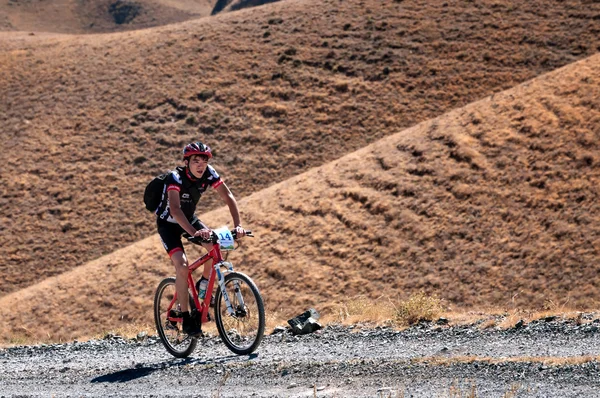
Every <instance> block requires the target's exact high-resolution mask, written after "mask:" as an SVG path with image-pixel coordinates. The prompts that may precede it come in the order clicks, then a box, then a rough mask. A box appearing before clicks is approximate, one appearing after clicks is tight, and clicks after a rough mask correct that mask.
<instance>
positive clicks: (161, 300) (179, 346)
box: [154, 278, 198, 358]
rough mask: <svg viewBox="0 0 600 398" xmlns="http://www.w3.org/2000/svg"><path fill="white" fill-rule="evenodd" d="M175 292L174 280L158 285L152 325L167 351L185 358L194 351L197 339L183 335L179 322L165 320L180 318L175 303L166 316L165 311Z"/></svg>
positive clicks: (191, 304)
mask: <svg viewBox="0 0 600 398" xmlns="http://www.w3.org/2000/svg"><path fill="white" fill-rule="evenodd" d="M175 291H176V290H175V278H166V279H163V280H162V281H161V282H160V284H159V285H158V288H157V289H156V294H155V295H154V323H155V324H156V331H157V332H158V336H159V337H160V340H161V341H162V343H163V345H164V346H165V348H166V349H167V351H169V353H171V354H172V355H173V356H175V357H177V358H185V357H187V356H189V355H190V354H191V353H192V351H194V349H195V348H196V345H197V344H198V339H196V338H193V337H189V336H188V335H187V334H185V333H184V332H183V330H182V327H183V325H182V323H181V322H178V321H173V320H169V319H167V316H170V317H171V318H181V312H180V311H179V310H178V308H179V305H178V304H179V303H178V302H177V301H176V302H175V303H174V304H173V306H172V309H171V310H170V311H169V312H170V313H169V314H167V309H168V308H169V306H170V305H171V302H172V301H173V297H174V296H175ZM189 300H190V301H191V303H190V308H194V306H193V300H191V297H190V298H189Z"/></svg>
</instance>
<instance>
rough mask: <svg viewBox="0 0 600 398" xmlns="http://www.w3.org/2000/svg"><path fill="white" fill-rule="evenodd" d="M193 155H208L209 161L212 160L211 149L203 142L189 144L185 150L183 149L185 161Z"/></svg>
mask: <svg viewBox="0 0 600 398" xmlns="http://www.w3.org/2000/svg"><path fill="white" fill-rule="evenodd" d="M193 155H206V156H208V158H209V159H210V158H212V152H211V151H210V147H209V146H208V145H204V144H203V143H201V142H193V143H191V144H187V145H186V146H185V148H183V160H186V159H187V158H189V157H190V156H193Z"/></svg>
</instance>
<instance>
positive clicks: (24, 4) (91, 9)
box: [0, 0, 277, 34]
mask: <svg viewBox="0 0 600 398" xmlns="http://www.w3.org/2000/svg"><path fill="white" fill-rule="evenodd" d="M271 1H277V0H271ZM271 1H269V0H236V1H233V0H225V1H223V0H5V1H4V2H2V3H0V31H29V32H54V33H69V34H82V33H106V32H122V31H129V30H135V29H143V28H150V27H155V26H162V25H167V24H172V23H177V22H182V21H187V20H190V19H197V18H202V17H207V16H210V15H215V14H218V13H219V12H227V11H235V10H239V9H243V8H248V7H255V6H258V5H262V4H264V3H266V2H271Z"/></svg>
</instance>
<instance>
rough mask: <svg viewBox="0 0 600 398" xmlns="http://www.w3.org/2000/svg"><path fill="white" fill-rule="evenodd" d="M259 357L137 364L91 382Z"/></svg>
mask: <svg viewBox="0 0 600 398" xmlns="http://www.w3.org/2000/svg"><path fill="white" fill-rule="evenodd" d="M256 357H258V354H251V355H248V356H247V357H246V356H239V355H227V356H222V357H216V358H211V359H194V358H185V359H172V360H169V361H163V362H157V363H153V364H147V365H142V364H137V365H136V366H135V367H133V368H130V369H124V370H119V371H117V372H113V373H108V374H105V375H102V376H98V377H95V378H93V379H92V380H91V382H92V383H126V382H128V381H131V380H135V379H139V378H141V377H145V376H148V375H149V374H151V373H153V372H155V371H157V370H161V369H169V368H175V367H179V366H185V365H209V364H211V365H214V364H222V363H229V362H236V361H242V362H245V361H248V360H252V359H255V358H256Z"/></svg>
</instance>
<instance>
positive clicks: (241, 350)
mask: <svg viewBox="0 0 600 398" xmlns="http://www.w3.org/2000/svg"><path fill="white" fill-rule="evenodd" d="M235 281H238V282H239V283H240V290H241V291H242V292H241V293H242V294H243V299H244V304H245V306H244V308H241V306H240V305H239V303H238V300H237V296H236V292H235V290H234V289H235V284H234V283H233V282H235ZM242 285H243V286H242ZM230 286H231V287H232V288H231V289H229V287H230ZM225 288H226V289H227V295H228V296H229V300H230V302H231V304H232V306H233V307H234V309H235V310H236V311H241V313H243V314H244V315H243V316H236V317H232V316H230V315H229V313H228V312H227V305H226V304H225V300H224V299H223V294H222V292H221V287H220V286H219V287H218V288H217V293H216V295H215V308H214V311H215V312H214V313H215V323H216V325H217V330H218V332H219V336H220V337H221V340H222V341H223V343H225V345H226V346H227V348H229V349H230V350H231V351H232V352H233V353H235V354H238V355H248V354H251V353H252V352H254V351H255V350H256V349H257V348H258V346H259V344H260V342H261V340H262V338H263V335H264V333H265V306H264V303H263V299H262V296H261V295H260V292H259V291H258V288H257V287H256V285H255V284H254V282H253V281H252V279H250V277H248V276H247V275H245V274H243V273H241V272H231V273H229V274H227V275H226V276H225ZM251 307H253V308H251ZM230 320H232V322H231V323H232V325H235V326H237V327H236V328H232V327H231V326H230V322H228V321H230ZM251 322H252V323H251ZM254 323H256V324H254ZM240 343H245V344H243V345H241V344H240Z"/></svg>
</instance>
